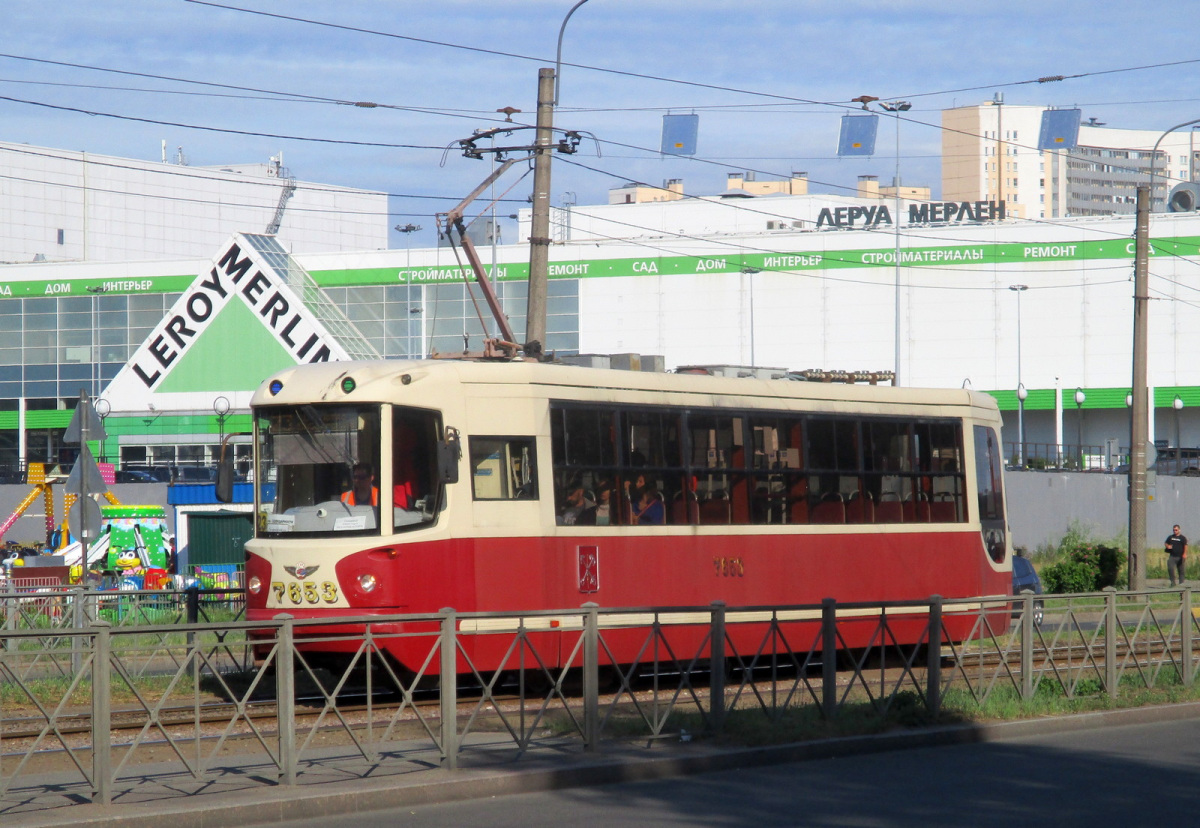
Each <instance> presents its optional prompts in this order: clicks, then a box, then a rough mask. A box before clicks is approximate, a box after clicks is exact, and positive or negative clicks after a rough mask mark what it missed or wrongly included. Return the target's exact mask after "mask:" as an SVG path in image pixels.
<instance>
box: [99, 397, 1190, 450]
mask: <svg viewBox="0 0 1200 828" xmlns="http://www.w3.org/2000/svg"><path fill="white" fill-rule="evenodd" d="M1176 399H1178V397H1176ZM92 410H93V411H95V412H96V415H97V416H98V417H99V418H100V425H101V427H102V428H101V437H100V462H101V463H104V462H106V460H107V458H106V457H105V451H104V441H105V438H107V436H108V433H107V432H106V431H104V430H103V425H104V420H105V418H106V417H108V415H109V414H110V413H112V404H111V403H110V402H109V401H108V400H106V399H104V398H103V397H100V398H99V399H97V400H96V401H95V402H94V403H92Z"/></svg>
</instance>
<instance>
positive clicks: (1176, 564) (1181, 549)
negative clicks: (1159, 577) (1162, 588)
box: [1164, 524, 1187, 586]
mask: <svg viewBox="0 0 1200 828" xmlns="http://www.w3.org/2000/svg"><path fill="white" fill-rule="evenodd" d="M1164 547H1165V549H1166V552H1167V578H1168V579H1170V581H1171V586H1175V582H1176V580H1178V581H1179V585H1180V586H1183V578H1184V573H1185V572H1186V571H1187V570H1186V561H1187V538H1186V537H1184V536H1183V535H1182V534H1180V532H1179V524H1176V525H1175V526H1174V527H1172V529H1171V535H1170V537H1168V538H1167V539H1166V541H1164ZM1176 576H1178V577H1176Z"/></svg>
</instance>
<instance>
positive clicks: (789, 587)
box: [247, 530, 1010, 674]
mask: <svg viewBox="0 0 1200 828" xmlns="http://www.w3.org/2000/svg"><path fill="white" fill-rule="evenodd" d="M390 550H394V552H392V551H390V552H389V554H379V551H378V550H364V551H362V552H358V553H355V554H354V555H351V556H347V557H345V558H343V559H342V560H340V561H338V562H337V563H336V569H337V576H338V580H339V582H340V583H341V589H342V592H343V594H345V595H347V596H348V597H349V598H350V600H351V603H352V605H353V606H352V607H351V608H350V609H344V608H343V609H320V608H313V607H311V606H309V605H307V604H305V603H300V602H297V605H295V606H289V605H287V604H286V603H285V604H284V605H283V606H280V605H279V604H278V603H276V605H274V606H271V607H268V606H266V602H267V598H268V596H270V595H271V591H270V590H267V589H264V590H263V591H262V592H260V593H259V594H258V595H257V596H254V595H251V596H250V607H249V611H248V613H249V618H250V620H252V621H253V620H268V619H272V618H274V617H275V616H276V615H278V614H279V613H283V612H286V613H289V614H290V615H292V616H293V617H295V618H296V635H297V638H298V639H299V640H301V641H303V640H304V639H305V638H306V637H309V636H313V637H312V638H309V641H308V642H307V643H304V644H302V647H301V649H302V650H308V651H313V652H323V653H330V654H342V655H349V654H352V653H354V652H356V651H357V650H358V649H359V646H360V643H359V641H358V640H357V639H358V636H359V634H360V633H361V631H362V625H361V624H359V625H350V624H348V625H345V626H342V625H339V626H338V628H329V627H319V628H316V627H313V628H310V629H307V630H306V628H305V625H304V621H305V620H306V619H323V620H329V619H333V618H337V617H339V616H342V617H352V616H354V617H362V616H366V615H394V614H397V613H434V612H438V611H440V610H442V609H444V608H452V609H454V610H456V611H457V612H459V613H472V612H521V611H533V610H554V609H563V610H566V609H570V608H574V607H579V606H581V605H582V604H584V603H587V602H594V603H596V604H598V605H599V606H600V607H602V608H618V607H643V608H659V609H663V608H670V607H680V608H682V607H688V608H697V607H706V606H708V605H710V604H711V603H712V602H714V601H722V602H724V603H725V605H726V606H727V607H728V608H729V610H730V614H731V618H730V622H731V623H729V624H728V626H727V636H728V638H729V640H730V647H731V649H732V651H731V652H730V653H728V657H729V658H735V659H736V658H741V659H743V660H745V661H746V662H748V661H749V660H751V659H752V658H753V657H754V654H755V653H757V652H760V651H762V650H764V649H765V650H766V651H768V652H769V651H771V650H774V651H777V652H778V651H782V650H783V649H785V648H786V649H790V650H791V651H793V652H798V653H807V652H809V651H810V650H818V651H819V650H820V639H819V635H820V624H819V620H818V619H815V618H814V619H813V620H811V621H810V620H804V621H788V622H786V623H784V624H783V626H782V627H780V632H781V633H782V635H783V637H784V639H785V640H786V644H785V643H784V641H778V640H777V641H776V642H774V643H764V638H765V637H766V636H767V633H768V626H767V625H766V624H764V623H760V622H758V621H757V620H755V621H754V622H753V623H738V622H737V614H736V613H735V612H734V610H735V609H736V608H740V607H768V606H784V605H793V606H794V605H797V604H819V603H820V602H821V601H822V600H823V599H825V598H833V599H835V600H836V601H837V602H838V603H839V604H845V603H854V602H882V601H914V600H916V601H922V600H927V599H929V598H930V597H931V596H934V595H940V596H942V597H943V598H955V597H974V596H986V595H993V596H994V595H1003V594H1007V593H1008V591H1009V584H1010V574H1009V573H1008V572H1007V571H996V570H995V569H993V567H992V565H991V564H990V563H989V561H988V558H987V554H986V552H985V551H984V550H983V547H982V544H981V542H980V535H979V533H978V532H977V531H976V532H972V531H969V530H963V531H954V532H947V531H937V532H921V533H906V534H879V533H863V534H837V535H783V534H778V535H758V534H753V535H752V534H747V535H740V536H739V535H721V536H704V535H669V536H649V535H638V536H633V535H620V536H617V535H613V536H607V535H606V536H579V537H566V538H564V537H552V538H474V539H456V540H446V541H437V542H428V543H408V544H404V545H399V546H394V547H391V548H390ZM269 554H271V555H273V556H274V558H275V560H274V566H272V562H271V561H269V560H267V559H265V558H264V557H260V556H259V555H256V554H251V556H250V560H249V562H248V564H247V577H251V576H253V575H256V574H257V575H258V577H259V578H260V579H261V580H262V582H263V583H264V584H270V583H271V580H272V577H273V573H274V575H275V576H278V573H279V571H280V569H281V568H282V567H283V566H293V567H294V566H295V565H296V563H297V562H296V561H291V560H285V559H284V558H285V557H286V556H287V554H288V553H287V551H286V550H285V549H280V548H277V549H275V550H274V551H273V552H271V553H269ZM311 557H312V555H311V553H309V558H311ZM305 563H307V564H310V565H311V564H313V563H314V561H312V560H308V561H306V562H305ZM326 572H328V570H326ZM364 573H369V574H372V575H374V576H375V577H376V579H377V581H378V583H379V585H380V586H379V587H378V588H377V589H376V590H374V591H373V592H372V594H371V595H356V592H355V589H354V583H356V582H357V578H358V577H359V576H360V575H362V574H364ZM297 594H304V593H303V592H300V593H297ZM997 613H998V614H997V616H996V618H995V619H993V626H994V628H996V627H999V626H1000V625H1002V624H1004V623H1005V620H1006V619H1007V605H1005V606H1004V607H1003V608H1001V609H999V610H997ZM689 620H692V619H691V618H690V617H689ZM694 620H696V621H697V622H698V623H696V624H690V623H689V624H687V625H685V626H679V627H665V626H664V627H663V628H662V629H663V631H664V633H663V635H664V639H665V640H664V639H659V640H654V639H648V638H647V636H648V633H647V631H646V630H645V629H630V630H625V629H612V628H602V631H601V636H602V638H603V641H604V644H605V646H604V647H602V648H601V654H600V655H601V661H602V662H608V661H609V660H610V655H611V659H612V660H615V661H617V662H618V663H621V664H632V663H634V662H639V663H647V662H649V661H651V660H653V659H654V657H655V653H654V649H653V648H654V647H656V646H657V647H658V655H659V659H660V661H665V660H668V659H669V660H671V661H677V662H679V663H680V666H687V663H688V662H690V661H691V660H692V659H693V658H698V659H701V660H703V659H706V658H707V657H708V645H707V643H706V640H705V637H706V635H707V634H708V628H707V626H706V625H705V624H703V623H702V622H703V621H704V620H705V619H704V617H703V613H701V614H699V615H697V616H696V617H695V619H694ZM888 621H889V624H888V628H889V636H893V637H894V638H895V640H896V641H897V642H899V643H915V642H918V641H922V640H924V639H925V637H926V635H927V631H928V615H927V614H926V613H923V612H908V613H905V612H894V613H893V612H889V616H888ZM877 622H878V616H877V615H875V616H873V617H869V618H862V619H857V620H853V621H849V622H848V621H846V620H844V618H840V619H839V635H840V638H839V642H838V646H844V647H849V648H860V647H866V646H870V645H873V644H878V643H879V641H878V640H877V638H876V636H877V635H878V623H877ZM543 623H551V624H553V623H554V622H553V621H550V622H543ZM559 623H560V624H562V627H561V628H551V629H549V630H546V631H537V632H530V633H528V636H529V638H528V640H529V644H530V649H527V650H526V651H525V652H524V657H525V658H526V663H525V664H521V663H519V662H518V661H517V659H518V655H517V653H515V652H512V651H511V647H512V642H513V632H512V631H511V629H503V628H502V629H497V631H495V632H476V633H475V634H470V635H462V636H460V638H459V646H460V648H462V650H463V654H462V655H460V656H459V658H458V663H457V669H458V671H459V672H469V671H470V670H471V669H472V668H474V669H476V670H480V671H491V670H496V669H517V668H519V667H522V666H524V667H533V666H536V661H537V659H540V660H541V662H542V663H543V664H545V666H546V667H550V668H556V667H561V666H565V665H567V664H568V663H569V662H570V663H578V657H577V656H576V657H573V652H574V649H575V646H576V642H577V641H578V639H579V633H578V631H577V630H576V629H571V628H570V624H571V622H570V621H569V619H567V618H566V617H565V616H564V619H563V620H561V621H560V622H559ZM975 624H976V617H975V615H973V614H967V613H963V614H954V613H950V612H947V613H946V614H945V617H944V628H945V631H946V635H947V636H948V637H949V638H951V639H955V640H961V639H963V638H966V637H967V636H968V635H970V634H971V633H972V630H973V629H974V627H975ZM436 626H437V625H436V622H422V623H420V624H416V625H407V626H400V625H396V624H379V625H373V627H372V629H373V632H374V633H375V634H377V635H380V636H382V640H381V641H380V649H382V650H384V651H385V652H387V653H388V655H389V656H391V657H392V658H393V659H395V660H396V661H397V662H398V663H400V664H401V665H403V666H404V667H405V668H406V669H409V670H411V671H413V672H418V671H421V672H424V673H426V674H436V673H438V672H439V671H440V667H439V661H438V659H437V658H436V657H434V658H433V659H432V661H430V660H429V658H428V656H429V653H430V652H431V651H432V647H433V641H434V634H435V630H436ZM468 626H470V624H468V623H467V622H462V623H460V627H461V628H463V629H464V630H465V629H466V628H467V627H468ZM502 626H503V625H502ZM531 626H535V625H531ZM339 631H340V632H341V633H344V634H345V637H344V638H342V639H341V640H330V638H331V636H332V635H335V634H336V633H337V632H339ZM397 633H413V635H405V636H401V637H393V636H394V635H395V634H397ZM318 639H319V640H318ZM887 643H891V641H890V639H889V641H888V642H887ZM668 647H669V649H670V653H671V654H670V655H668V654H667V649H666V648H668ZM531 650H532V651H536V653H537V656H536V657H535V656H534V655H533V652H531ZM531 660H532V661H531Z"/></svg>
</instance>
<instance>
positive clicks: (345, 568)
mask: <svg viewBox="0 0 1200 828" xmlns="http://www.w3.org/2000/svg"><path fill="white" fill-rule="evenodd" d="M251 405H252V408H253V413H254V418H253V419H254V422H255V461H254V462H255V469H254V474H255V477H254V479H255V480H256V481H259V482H260V485H259V486H256V489H257V491H258V495H257V498H258V499H257V502H256V503H255V509H256V512H257V518H258V519H257V528H256V533H255V537H254V539H253V540H251V541H250V542H249V543H247V545H246V550H247V564H246V577H247V584H248V590H249V617H250V619H251V620H264V619H269V618H273V617H274V616H275V615H277V614H278V613H281V612H287V613H290V614H292V615H293V616H295V617H296V618H297V619H300V620H301V621H302V620H303V619H305V618H314V617H317V618H333V617H337V616H339V615H343V616H363V615H372V614H395V613H425V612H436V611H438V610H440V609H442V608H444V607H452V608H454V609H456V610H458V611H459V612H475V611H492V610H494V611H514V610H516V611H519V610H539V609H565V608H570V607H578V606H579V605H581V604H582V603H584V602H589V601H590V602H596V603H598V604H599V605H600V606H601V607H652V606H653V607H669V606H698V605H707V604H709V603H711V602H713V601H717V600H720V601H724V602H726V604H727V605H729V606H731V607H734V606H751V605H753V606H763V605H779V604H801V603H818V602H820V601H821V600H822V599H824V598H826V597H832V598H835V599H837V600H838V601H839V602H850V601H882V600H905V599H910V600H911V599H926V598H928V597H929V596H931V595H935V594H936V595H941V596H944V597H948V598H950V597H973V596H995V595H1006V594H1008V592H1009V589H1010V557H1009V548H1008V546H1009V544H1008V533H1007V526H1006V518H1005V512H1004V506H1003V492H1002V484H1001V469H1002V464H1003V460H1002V457H1001V456H1000V446H1001V442H1000V434H999V432H1000V416H999V412H998V410H997V407H996V404H995V402H994V400H993V399H992V398H991V397H989V396H987V395H984V394H979V393H973V392H971V391H966V390H958V389H955V390H919V389H908V388H891V387H874V386H866V385H853V384H844V383H824V382H804V381H794V380H789V379H771V380H764V379H749V378H726V377H718V376H709V375H699V374H665V373H643V372H636V371H617V370H606V369H594V368H582V367H572V366H565V365H558V364H539V363H530V362H480V361H452V360H431V361H420V362H407V361H378V362H349V363H346V362H343V363H321V364H315V365H305V366H298V367H295V368H291V369H287V370H284V371H281V372H279V373H278V374H276V375H274V376H272V377H270V378H269V379H268V380H267V381H266V382H264V383H263V385H262V386H261V387H260V389H259V390H258V391H257V392H256V393H255V395H254V398H253V400H252V403H251ZM355 475H357V480H356V479H355ZM356 484H357V486H358V487H359V489H358V492H359V494H358V496H357V497H353V496H347V493H348V492H351V491H352V490H354V489H355V486H356ZM963 623H964V624H969V622H963ZM918 627H919V625H916V624H914V626H913V629H914V630H917V629H918ZM733 629H734V628H733V627H732V626H731V628H730V630H731V633H732V630H733ZM968 630H969V626H968V627H965V628H964V629H962V630H960V631H959V633H958V634H960V635H964V636H965V635H966V634H968ZM915 635H916V633H915V632H914V636H915ZM486 638H487V637H486V636H484V637H478V636H473V637H471V639H472V640H474V642H475V643H473V644H472V643H468V645H467V646H471V647H475V648H477V649H476V651H475V652H474V655H473V660H474V663H475V665H476V666H477V667H479V668H487V667H488V665H489V661H490V660H492V659H499V658H500V655H501V653H502V652H503V648H504V646H505V645H503V644H500V643H499V642H498V643H497V645H496V646H497V650H496V652H495V653H489V652H488V651H487V648H488V646H489V645H488V644H487V643H486V641H485V639H486ZM846 643H847V645H848V646H864V645H865V644H866V643H867V642H866V641H865V640H863V641H854V640H847V642H846ZM330 646H333V645H330ZM339 646H341V647H344V648H345V649H347V650H351V651H352V650H353V649H354V645H353V644H350V643H345V644H342V645H339ZM404 646H405V645H404V643H403V640H402V639H396V640H394V641H393V642H392V643H391V644H390V645H389V647H390V655H392V656H393V657H394V658H395V659H396V660H397V661H398V662H399V663H400V664H402V665H404V666H406V667H409V668H415V667H418V666H419V664H413V663H411V662H412V659H413V658H415V657H417V656H416V655H415V654H413V653H407V652H405V651H404ZM422 653H424V650H422ZM634 656H635V654H634V653H632V652H631V653H620V652H617V653H615V657H616V658H618V659H619V660H625V659H628V660H632V659H633V658H634ZM421 658H423V655H422V656H421ZM493 666H494V665H493Z"/></svg>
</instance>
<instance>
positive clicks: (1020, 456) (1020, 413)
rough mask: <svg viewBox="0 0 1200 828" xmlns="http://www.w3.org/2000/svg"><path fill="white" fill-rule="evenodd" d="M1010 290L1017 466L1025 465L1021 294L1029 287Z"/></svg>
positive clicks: (1017, 287) (1027, 393) (1018, 286)
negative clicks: (1014, 310)
mask: <svg viewBox="0 0 1200 828" xmlns="http://www.w3.org/2000/svg"><path fill="white" fill-rule="evenodd" d="M1008 289H1009V290H1011V291H1013V292H1014V293H1016V294H1017V443H1018V448H1017V465H1018V466H1024V465H1025V398H1026V397H1028V396H1029V392H1028V391H1026V390H1025V383H1023V382H1022V381H1021V294H1022V293H1024V292H1025V291H1027V290H1029V285H1009V286H1008Z"/></svg>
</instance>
